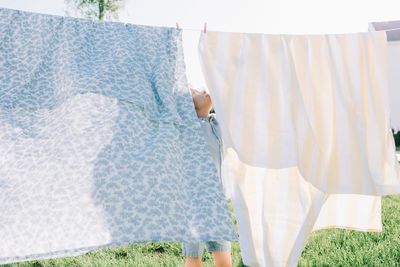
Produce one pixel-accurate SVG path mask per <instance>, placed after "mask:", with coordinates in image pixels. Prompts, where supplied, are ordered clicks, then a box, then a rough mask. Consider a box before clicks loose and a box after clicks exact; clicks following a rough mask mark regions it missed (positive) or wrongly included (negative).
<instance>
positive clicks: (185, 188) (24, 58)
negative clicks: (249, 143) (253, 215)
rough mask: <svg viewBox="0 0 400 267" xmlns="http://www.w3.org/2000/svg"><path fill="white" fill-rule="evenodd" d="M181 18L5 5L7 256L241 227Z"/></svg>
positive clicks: (1, 85) (0, 143)
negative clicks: (138, 21) (192, 76)
mask: <svg viewBox="0 0 400 267" xmlns="http://www.w3.org/2000/svg"><path fill="white" fill-rule="evenodd" d="M201 134H202V132H201V129H200V124H199V122H198V120H197V118H196V113H195V111H194V107H193V103H192V100H191V96H190V92H189V90H188V86H187V82H186V77H185V68H184V61H183V53H182V43H181V32H180V31H179V30H177V29H173V28H161V27H146V26H136V25H130V24H123V23H110V22H106V23H103V22H95V21H90V20H83V19H75V18H65V17H59V16H50V15H42V14H34V13H29V12H22V11H15V10H9V9H0V163H1V164H0V263H9V262H16V261H23V260H31V259H40V258H50V257H61V256H71V255H77V254H81V253H84V252H86V251H89V250H93V249H96V248H100V247H107V246H115V245H123V244H129V243H137V242H149V241H186V242H194V241H208V240H234V239H236V236H235V233H234V231H233V227H232V221H231V218H230V214H229V210H228V208H227V204H226V201H225V199H224V195H223V190H222V186H221V184H220V182H219V178H218V176H217V172H216V168H215V166H214V165H213V161H212V158H211V155H210V152H209V151H208V150H207V146H206V143H205V140H204V137H203V136H202V135H201Z"/></svg>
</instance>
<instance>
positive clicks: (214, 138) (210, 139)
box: [182, 88, 231, 267]
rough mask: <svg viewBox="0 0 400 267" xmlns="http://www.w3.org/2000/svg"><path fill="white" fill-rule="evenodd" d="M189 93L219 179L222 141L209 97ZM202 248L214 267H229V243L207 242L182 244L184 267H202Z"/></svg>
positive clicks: (197, 92) (204, 93) (204, 94)
mask: <svg viewBox="0 0 400 267" xmlns="http://www.w3.org/2000/svg"><path fill="white" fill-rule="evenodd" d="M190 91H191V93H192V98H193V103H194V107H195V109H196V113H197V117H198V118H199V120H200V124H201V128H202V131H203V132H204V135H205V139H206V142H207V144H208V147H209V149H210V152H211V155H212V157H213V160H214V163H215V165H216V167H217V171H218V175H219V177H221V160H222V143H221V142H222V140H221V136H220V132H219V128H218V123H217V121H216V119H215V116H214V115H213V114H210V110H211V107H212V102H211V97H210V95H209V94H208V93H207V92H205V91H203V92H199V91H197V90H194V89H193V88H190ZM204 246H206V247H207V250H208V251H210V252H212V254H213V257H214V262H215V266H216V267H230V266H231V243H230V242H229V241H209V242H206V243H205V244H204V243H201V242H198V243H183V245H182V252H183V255H184V256H185V257H186V260H185V267H198V266H202V255H203V252H204Z"/></svg>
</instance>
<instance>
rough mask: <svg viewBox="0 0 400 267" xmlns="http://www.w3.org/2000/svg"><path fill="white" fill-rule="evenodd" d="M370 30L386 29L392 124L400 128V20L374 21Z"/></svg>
mask: <svg viewBox="0 0 400 267" xmlns="http://www.w3.org/2000/svg"><path fill="white" fill-rule="evenodd" d="M369 30H370V31H384V32H386V36H387V50H388V52H387V53H388V61H389V95H390V124H391V127H392V128H393V129H395V130H397V131H399V130H400V21H386V22H372V23H370V25H369Z"/></svg>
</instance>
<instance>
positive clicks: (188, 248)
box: [182, 241, 231, 258]
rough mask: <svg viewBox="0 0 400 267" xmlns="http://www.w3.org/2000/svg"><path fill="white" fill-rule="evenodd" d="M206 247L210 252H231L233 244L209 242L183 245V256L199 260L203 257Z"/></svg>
mask: <svg viewBox="0 0 400 267" xmlns="http://www.w3.org/2000/svg"><path fill="white" fill-rule="evenodd" d="M204 247H207V250H208V251H209V252H231V242H229V241H209V242H206V243H202V242H197V243H183V244H182V254H183V256H185V257H191V258H199V257H202V256H203V252H204Z"/></svg>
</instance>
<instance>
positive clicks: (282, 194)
mask: <svg viewBox="0 0 400 267" xmlns="http://www.w3.org/2000/svg"><path fill="white" fill-rule="evenodd" d="M224 164H225V168H226V169H227V171H226V173H225V180H229V181H231V183H232V188H233V189H232V194H231V198H232V204H233V206H234V210H235V214H236V217H237V221H238V230H239V241H240V247H241V253H242V258H243V262H244V263H245V264H246V265H248V266H252V267H253V266H297V261H298V259H299V257H300V255H301V252H302V250H303V248H304V246H305V243H306V241H307V238H308V237H309V235H310V234H311V232H312V231H315V230H319V229H326V228H345V229H352V230H358V231H374V232H378V231H381V230H382V221H381V202H380V201H381V199H380V197H376V196H366V195H351V194H348V195H345V194H343V195H340V194H325V193H323V192H321V191H319V190H318V189H316V188H315V187H313V186H312V185H311V184H309V183H308V182H306V181H305V179H303V177H302V176H301V175H300V174H299V172H298V169H297V168H296V167H292V168H287V169H267V168H257V167H252V166H250V165H247V164H245V163H243V162H242V161H240V160H239V159H238V157H237V154H236V153H235V152H234V151H233V150H232V149H231V148H229V149H227V154H226V158H225V162H224ZM228 169H229V171H228Z"/></svg>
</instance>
